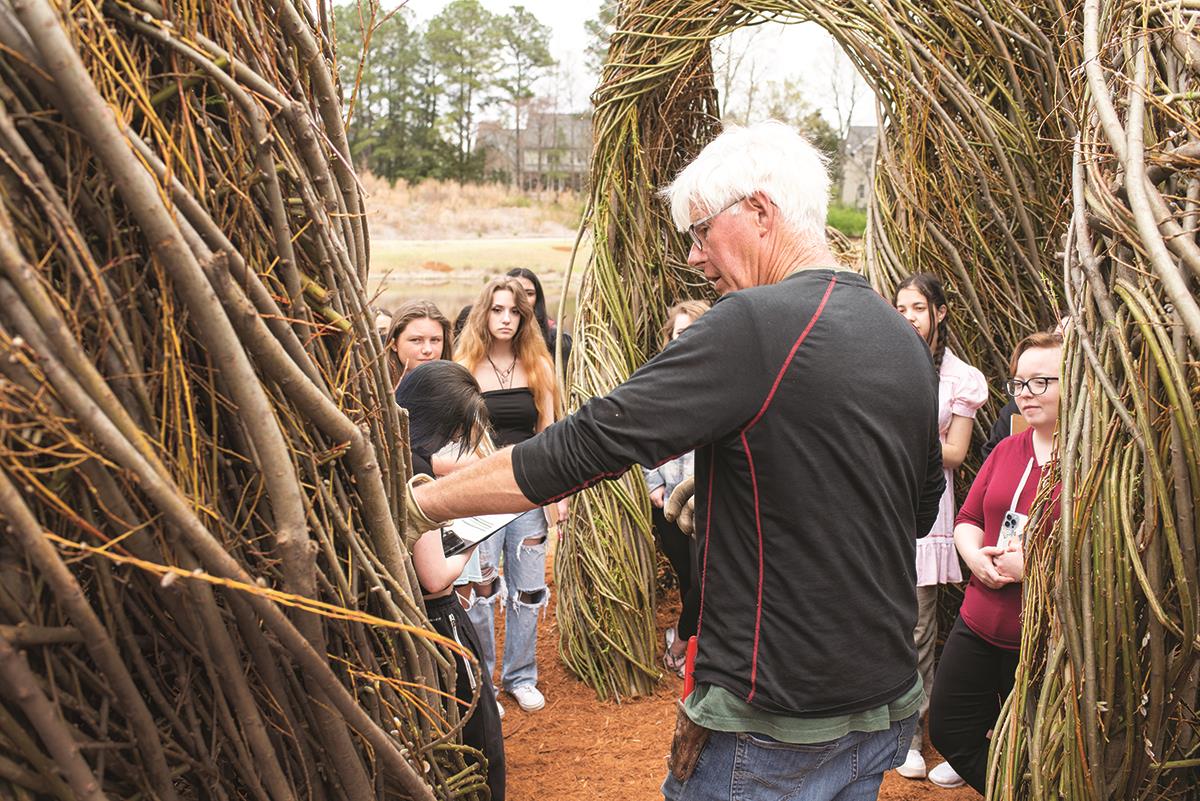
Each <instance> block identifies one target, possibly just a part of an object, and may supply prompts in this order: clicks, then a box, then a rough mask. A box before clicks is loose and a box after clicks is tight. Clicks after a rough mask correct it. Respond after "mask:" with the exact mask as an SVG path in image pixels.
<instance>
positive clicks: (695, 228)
mask: <svg viewBox="0 0 1200 801" xmlns="http://www.w3.org/2000/svg"><path fill="white" fill-rule="evenodd" d="M745 199H746V198H745V196H742V197H739V198H738V199H737V200H735V201H733V202H732V203H730V204H729V205H728V206H726V207H725V208H723V209H719V210H717V211H714V212H713V213H712V214H710V215H708V216H707V217H705V218H703V219H700V220H696V222H694V223H692V224H691V225H689V226H688V235H690V236H691V237H692V244H694V245H695V246H696V249H697V250H704V244H705V243H704V240H705V239H707V238H708V229H709V228H711V227H712V221H713V220H715V219H716V218H717V217H719V216H721V215H722V214H724V213H725V212H727V211H729V210H730V209H732V208H733V207H734V206H736V205H737V204H739V203H741V202H742V201H743V200H745Z"/></svg>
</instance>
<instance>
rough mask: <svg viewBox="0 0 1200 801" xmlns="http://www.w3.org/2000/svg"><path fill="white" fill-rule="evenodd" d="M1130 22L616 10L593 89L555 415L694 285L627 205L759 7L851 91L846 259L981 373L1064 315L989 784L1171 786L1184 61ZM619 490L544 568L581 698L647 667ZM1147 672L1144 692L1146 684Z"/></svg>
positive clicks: (1180, 497) (938, 11)
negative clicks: (872, 143) (585, 236)
mask: <svg viewBox="0 0 1200 801" xmlns="http://www.w3.org/2000/svg"><path fill="white" fill-rule="evenodd" d="M1135 5H1136V4H1135ZM1168 6H1170V8H1168ZM1135 11H1136V9H1135V8H1134V7H1133V6H1122V7H1119V8H1116V7H1107V6H1106V7H1105V8H1104V9H1103V10H1102V9H1101V4H1100V3H1098V2H1094V1H1093V0H1088V2H1086V3H1076V4H1071V5H1063V4H1059V3H1035V2H1003V1H1002V0H975V1H974V2H968V3H963V2H951V1H950V0H934V2H928V3H919V4H916V3H909V2H904V0H882V1H879V2H875V1H872V2H866V1H865V0H843V2H817V1H816V0H792V1H788V2H785V1H784V0H761V1H759V2H745V1H743V2H733V1H732V0H730V1H728V2H713V1H712V0H693V1H692V2H679V1H678V0H674V1H671V0H628V1H627V2H624V3H622V4H621V8H620V12H619V14H618V18H617V31H616V33H615V34H614V36H613V38H612V43H611V47H610V51H609V57H608V61H607V64H606V67H605V69H604V74H603V80H602V82H601V85H600V87H599V88H598V89H597V91H596V94H595V95H594V98H593V99H594V102H595V108H596V111H595V119H594V130H595V135H596V148H595V152H594V156H593V178H592V181H593V186H594V187H595V189H594V190H593V194H592V196H591V198H590V202H589V205H588V208H587V211H586V225H587V226H589V227H590V228H591V231H592V233H593V235H594V238H595V255H594V257H593V260H592V262H591V263H590V264H588V265H586V266H585V268H584V279H583V282H582V289H581V297H580V303H579V308H580V314H579V318H578V321H577V331H578V340H577V341H578V342H580V345H581V346H579V347H577V348H576V351H575V352H576V354H577V358H576V359H575V361H574V362H573V363H572V365H571V378H572V385H573V402H574V403H579V402H581V401H582V400H584V399H586V398H588V397H590V396H592V395H594V394H598V393H603V392H605V391H607V390H608V389H610V388H611V387H612V386H614V385H615V384H617V383H619V382H620V381H621V380H623V379H624V378H626V377H627V376H628V375H629V374H630V373H631V372H632V371H633V370H634V369H636V368H637V367H638V366H640V365H641V364H642V363H644V361H645V360H646V359H647V358H648V357H649V356H650V355H652V353H653V348H654V333H653V332H654V331H655V329H656V327H657V325H658V323H659V321H660V320H661V317H662V315H663V314H664V313H665V309H666V307H667V306H668V305H669V304H670V303H671V302H673V301H675V300H677V299H679V298H682V297H686V296H695V295H701V294H703V293H704V292H705V288H704V287H703V286H702V284H703V280H702V277H700V276H697V275H695V274H693V273H692V272H691V271H689V269H688V268H687V266H686V264H685V257H686V242H685V239H684V238H683V237H681V236H680V235H679V234H678V233H677V232H676V231H675V230H674V227H673V226H672V224H671V221H670V219H669V214H668V210H667V208H666V207H665V205H664V204H663V203H662V202H661V201H660V200H658V199H657V197H656V195H655V191H656V190H657V189H658V188H659V187H661V186H663V185H665V184H667V183H668V182H669V181H670V180H671V179H672V178H673V177H674V175H675V174H676V173H677V172H678V170H679V169H681V168H682V167H683V166H684V165H685V164H686V163H687V162H688V161H689V160H690V159H691V158H692V157H694V156H695V154H696V153H697V152H698V151H699V150H700V149H701V148H702V147H703V145H704V144H706V143H707V142H708V141H709V140H710V139H711V138H712V137H713V136H715V135H716V134H717V133H718V131H719V128H720V123H719V113H718V98H717V93H716V89H715V88H714V81H713V69H712V56H711V42H712V41H713V40H714V39H716V38H717V37H721V36H723V35H725V34H728V33H729V32H730V31H732V30H735V29H738V28H740V27H744V26H751V25H756V24H760V23H762V22H764V21H769V20H773V21H782V22H792V21H796V22H798V21H803V20H813V21H816V22H818V23H819V24H821V25H822V26H823V27H824V28H825V29H826V30H828V31H829V33H830V34H831V35H832V36H833V37H834V38H835V39H836V41H837V42H838V43H839V44H840V45H841V47H842V48H843V49H844V51H845V53H846V55H847V56H848V57H849V58H850V59H851V60H852V61H853V63H854V64H855V66H856V67H857V68H858V70H859V71H860V73H861V74H862V75H863V76H864V78H865V80H866V81H867V82H868V83H869V84H870V86H871V88H872V89H873V91H874V93H875V95H876V98H877V100H878V103H879V108H880V114H881V118H880V132H879V151H878V155H877V160H876V166H875V179H874V184H875V186H874V190H875V191H874V197H873V200H872V203H871V206H870V211H869V223H868V230H867V234H866V238H865V260H864V264H863V269H864V270H865V272H866V274H867V275H868V277H869V278H870V280H871V281H872V282H873V283H874V284H875V285H876V287H877V288H879V289H880V290H881V291H883V292H885V293H886V292H888V291H890V289H891V287H892V286H894V284H895V282H896V280H897V279H898V278H899V277H900V276H903V275H907V274H909V273H912V272H916V271H929V272H933V273H936V274H939V275H940V276H942V277H943V279H944V280H945V282H946V284H947V287H948V290H949V292H950V295H951V303H952V306H953V308H954V309H955V310H956V315H957V326H956V334H955V341H954V342H953V343H952V344H953V346H954V348H955V350H956V351H957V352H959V353H960V354H962V355H963V356H964V358H966V359H967V361H969V362H971V363H973V364H975V365H978V366H979V367H980V368H981V369H982V370H983V371H984V372H985V374H987V375H988V376H989V377H991V378H993V379H995V380H994V381H993V384H995V385H997V386H998V385H999V383H1000V381H999V379H1000V378H1002V377H1003V376H1005V375H1006V372H1007V357H1008V353H1009V352H1010V349H1011V347H1012V345H1013V344H1014V343H1016V342H1017V341H1018V340H1019V339H1020V338H1021V337H1022V336H1024V335H1025V334H1027V333H1029V332H1031V331H1034V330H1037V329H1039V328H1042V327H1045V326H1046V325H1047V324H1049V323H1050V322H1052V321H1053V320H1054V319H1055V318H1056V317H1057V316H1059V315H1060V314H1063V313H1066V312H1068V311H1069V312H1070V313H1071V314H1072V315H1073V317H1074V319H1075V320H1076V325H1075V328H1074V331H1073V333H1072V335H1071V337H1070V339H1069V347H1068V355H1067V363H1066V364H1065V365H1064V387H1065V388H1066V390H1067V400H1066V401H1065V407H1066V408H1064V412H1063V417H1062V424H1061V428H1062V432H1063V433H1062V437H1061V440H1062V441H1061V443H1060V449H1061V457H1062V458H1061V460H1060V462H1059V465H1058V466H1059V468H1060V469H1059V470H1058V471H1056V473H1055V475H1056V476H1057V477H1058V478H1060V479H1061V481H1062V483H1063V489H1064V492H1063V496H1064V498H1066V499H1067V500H1065V502H1064V508H1063V522H1062V524H1060V525H1059V526H1058V527H1056V528H1055V529H1054V533H1053V534H1052V535H1051V536H1050V537H1049V538H1048V539H1047V541H1046V542H1040V543H1035V544H1034V546H1033V549H1032V555H1031V567H1032V568H1037V569H1038V570H1037V571H1035V572H1034V575H1035V576H1036V577H1037V578H1036V580H1034V581H1030V582H1027V583H1026V585H1025V597H1026V600H1025V604H1026V606H1025V612H1024V618H1023V619H1024V621H1025V626H1024V629H1025V637H1026V646H1025V648H1024V651H1023V661H1022V666H1021V669H1020V672H1019V675H1018V687H1017V691H1016V692H1015V693H1014V696H1013V699H1014V700H1013V706H1012V708H1011V709H1010V710H1009V711H1008V712H1007V713H1006V715H1007V716H1006V717H1005V718H1004V721H1003V725H1002V726H1000V727H998V729H997V740H996V741H997V743H998V747H997V748H996V749H995V751H996V754H994V759H993V769H994V771H996V776H997V777H998V779H999V780H998V782H997V787H998V788H1000V789H996V790H995V791H994V792H993V795H995V796H996V797H1034V796H1036V797H1041V796H1042V795H1047V794H1049V795H1055V794H1057V793H1061V792H1066V793H1067V794H1068V795H1071V794H1072V792H1086V793H1087V794H1088V795H1089V796H1092V797H1108V796H1111V797H1122V798H1123V797H1130V796H1129V794H1130V793H1136V792H1140V791H1142V790H1145V789H1146V788H1158V789H1162V788H1166V790H1165V792H1166V793H1167V794H1168V795H1170V794H1172V793H1176V792H1186V791H1187V790H1186V788H1187V787H1192V789H1193V791H1194V787H1193V786H1192V785H1189V784H1188V781H1191V782H1194V781H1195V779H1190V780H1187V779H1184V780H1181V779H1180V776H1181V773H1180V771H1183V770H1186V769H1187V768H1188V767H1189V766H1192V767H1194V764H1195V752H1194V749H1195V745H1194V743H1195V741H1196V735H1195V732H1194V728H1195V726H1196V723H1197V720H1196V713H1195V709H1196V670H1197V667H1196V666H1197V659H1196V655H1195V654H1196V649H1197V646H1198V645H1200V643H1198V642H1197V640H1196V628H1197V620H1196V608H1197V607H1196V604H1195V602H1194V600H1193V598H1192V595H1191V594H1192V593H1193V592H1194V591H1195V590H1194V588H1195V586H1196V585H1195V583H1194V582H1195V580H1196V570H1197V568H1196V542H1195V538H1196V535H1195V532H1196V528H1197V527H1196V525H1195V520H1194V516H1195V509H1196V508H1197V507H1196V505H1195V503H1194V502H1193V501H1194V497H1195V493H1196V491H1197V489H1200V482H1198V481H1197V476H1196V469H1195V467H1194V464H1195V454H1196V449H1195V443H1194V441H1193V440H1194V437H1195V433H1194V421H1195V418H1196V407H1197V389H1196V387H1197V386H1200V381H1197V375H1196V371H1195V353H1196V347H1197V343H1198V342H1200V310H1198V309H1197V307H1196V303H1195V300H1194V293H1195V287H1196V283H1195V281H1196V278H1197V277H1198V276H1200V269H1197V266H1196V265H1200V258H1197V253H1198V252H1200V251H1197V249H1196V244H1195V236H1194V227H1195V224H1194V223H1195V218H1196V213H1197V212H1196V198H1197V197H1200V188H1198V186H1200V185H1198V184H1197V181H1196V177H1195V174H1194V172H1193V170H1192V167H1193V165H1194V163H1195V162H1194V157H1193V156H1190V155H1189V156H1187V157H1186V158H1185V157H1184V156H1180V155H1177V154H1178V152H1179V150H1178V149H1179V147H1180V146H1182V145H1184V144H1185V143H1186V142H1187V141H1189V140H1194V139H1196V138H1197V133H1198V132H1200V128H1198V126H1196V124H1195V122H1194V119H1195V116H1196V115H1195V114H1194V113H1193V108H1192V106H1191V105H1190V103H1191V100H1190V98H1192V97H1193V95H1194V92H1193V90H1194V89H1195V83H1196V75H1195V73H1194V72H1193V70H1192V64H1194V63H1196V59H1195V58H1194V55H1195V53H1196V52H1200V44H1198V43H1197V41H1196V40H1195V39H1193V38H1192V35H1191V33H1190V28H1189V27H1188V25H1189V20H1190V19H1191V15H1192V14H1193V12H1190V11H1186V10H1184V7H1183V6H1180V7H1179V8H1178V9H1176V8H1174V6H1173V5H1172V4H1169V3H1168V4H1158V5H1156V6H1155V7H1154V8H1152V9H1149V10H1147V11H1145V13H1144V14H1141V15H1139V14H1138V13H1135ZM1147 87H1153V88H1154V92H1152V93H1151V92H1150V91H1149V89H1147ZM1148 94H1149V96H1150V99H1149V100H1148V101H1147V100H1146V99H1145V97H1146V95H1148ZM1139 98H1140V99H1139ZM1185 98H1186V100H1184V99H1185ZM1143 140H1144V141H1143ZM1189 152H1190V151H1189ZM1160 159H1161V165H1162V166H1160V167H1159V171H1158V172H1153V170H1152V174H1151V175H1149V177H1147V176H1146V165H1147V164H1151V165H1152V166H1155V165H1160V161H1159V160H1160ZM1189 159H1190V160H1189ZM1160 226H1161V230H1160ZM1151 334H1153V336H1151ZM994 391H995V392H997V397H995V398H994V399H993V404H991V406H990V411H989V412H988V413H986V414H983V415H981V418H980V421H979V422H980V425H981V427H982V425H983V424H986V423H988V422H990V418H991V416H992V414H994V412H995V409H996V408H998V406H999V403H1000V400H1001V399H1000V398H999V396H998V388H997V389H996V390H994ZM1168 407H1169V408H1172V409H1174V410H1176V411H1175V412H1174V415H1171V414H1163V413H1162V410H1163V409H1165V408H1168ZM1189 426H1193V427H1192V428H1190V429H1189ZM1155 443H1157V445H1155ZM975 466H977V465H970V466H969V467H970V468H971V469H969V470H968V471H967V472H968V475H969V474H971V473H973V468H974V467H975ZM1130 471H1133V472H1132V473H1131V472H1130ZM1138 471H1146V473H1145V483H1144V484H1142V483H1140V480H1135V479H1134V478H1131V476H1137V475H1138ZM639 479H640V476H637V475H634V476H629V475H627V476H626V477H625V478H624V479H622V480H621V481H619V482H611V483H607V484H606V485H604V486H603V487H601V488H597V489H594V490H592V491H589V493H587V494H586V495H585V496H584V498H583V500H582V503H581V504H580V508H581V509H582V510H583V511H584V512H585V514H576V515H573V522H572V529H573V536H571V537H570V538H569V539H568V540H567V542H566V544H565V547H563V548H562V549H561V550H560V552H559V556H558V560H557V565H556V569H557V571H558V575H559V585H560V601H559V604H560V605H559V621H560V625H561V628H562V638H563V641H562V652H563V656H564V659H565V660H566V661H567V663H568V665H569V666H570V667H571V668H572V669H573V670H574V671H575V672H576V673H577V674H579V675H580V676H581V677H583V678H584V680H585V681H588V682H589V683H590V684H591V685H592V686H593V687H595V688H596V690H597V692H598V693H599V694H600V695H602V696H618V697H619V696H622V695H628V694H638V693H641V692H644V691H645V690H646V689H647V688H648V687H650V686H651V685H652V683H653V681H654V680H655V675H656V671H655V667H654V666H655V664H656V660H655V643H654V629H653V619H652V617H651V616H650V613H649V612H648V610H649V609H650V608H651V606H652V601H653V566H654V558H653V557H654V554H653V544H652V543H651V541H650V539H649V536H648V534H647V533H646V530H647V523H646V519H645V509H646V502H645V498H644V490H643V489H642V487H641V485H640V481H639ZM1106 493H1107V494H1106ZM1101 501H1104V503H1101ZM631 532H633V533H635V535H636V534H640V536H630V533H631ZM1155 533H1157V534H1158V536H1157V537H1156V536H1155ZM1101 564H1103V565H1105V566H1106V567H1107V569H1109V570H1115V575H1116V577H1115V578H1114V577H1112V576H1103V575H1101V572H1102V571H1100V570H1098V569H1097V567H1098V566H1099V565H1101ZM1097 615H1099V617H1100V619H1101V620H1103V621H1104V625H1105V626H1106V627H1107V628H1106V629H1105V630H1104V631H1100V630H1098V629H1096V628H1095V627H1094V626H1093V620H1094V619H1095V618H1096V616H1097ZM1130 638H1133V639H1132V641H1131V640H1130ZM1130 642H1132V645H1130ZM1138 642H1141V643H1142V644H1141V646H1140V647H1139V646H1138V645H1137V643H1138ZM1122 649H1124V650H1122ZM1157 670H1165V671H1167V673H1166V675H1167V676H1169V677H1171V678H1170V681H1174V682H1177V684H1176V685H1174V687H1173V689H1172V690H1167V689H1165V685H1164V684H1163V682H1161V681H1160V682H1158V683H1157V684H1156V683H1155V682H1154V681H1152V680H1151V679H1150V676H1151V675H1152V674H1153V673H1154V671H1157ZM1146 687H1150V689H1151V690H1152V691H1151V692H1149V693H1147V694H1146V699H1148V700H1143V702H1142V703H1141V704H1140V705H1139V704H1136V703H1134V704H1132V705H1131V702H1130V699H1131V698H1133V697H1134V695H1137V694H1139V693H1141V692H1142V691H1143V689H1145V688H1146ZM1131 688H1133V689H1131ZM1134 690H1136V692H1134ZM1131 693H1132V694H1131ZM1138 697H1140V696H1138ZM1148 710H1150V711H1148ZM1100 732H1103V733H1102V734H1101V733H1100ZM1181 781H1182V784H1181V783H1180V782H1181ZM1181 788H1182V789H1181Z"/></svg>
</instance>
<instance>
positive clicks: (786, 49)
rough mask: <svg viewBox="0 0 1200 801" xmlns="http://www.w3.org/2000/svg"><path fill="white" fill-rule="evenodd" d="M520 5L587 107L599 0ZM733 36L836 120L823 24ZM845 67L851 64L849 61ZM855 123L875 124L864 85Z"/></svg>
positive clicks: (439, 0)
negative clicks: (544, 33) (588, 55)
mask: <svg viewBox="0 0 1200 801" xmlns="http://www.w3.org/2000/svg"><path fill="white" fill-rule="evenodd" d="M447 2H448V0H409V2H408V4H407V5H408V8H409V9H411V10H412V11H413V12H414V14H415V15H416V17H417V19H418V20H419V21H421V22H425V21H427V20H428V19H429V18H431V17H433V16H435V15H436V14H437V13H438V12H439V11H441V10H442V8H444V7H445V6H446V5H447ZM480 3H481V4H482V5H483V6H484V7H485V8H487V9H488V10H490V11H493V12H496V13H506V12H507V11H508V10H509V9H511V8H512V6H513V5H516V4H518V3H514V2H512V0H480ZM519 4H520V5H523V6H525V8H526V9H528V10H529V11H530V12H532V13H533V14H534V15H536V16H537V17H538V19H540V20H541V21H542V23H543V24H545V25H547V26H549V27H550V28H551V29H552V30H553V31H554V36H553V38H552V40H551V43H550V49H551V52H552V54H553V55H554V57H555V59H557V60H558V62H559V63H560V65H561V66H562V69H563V70H564V71H565V72H566V73H567V74H568V75H570V76H571V77H572V80H571V81H570V94H571V96H572V97H571V99H572V101H573V102H572V104H571V105H573V106H574V107H575V108H578V109H582V108H585V107H586V106H587V102H588V97H589V96H590V95H591V93H592V92H593V91H594V90H595V88H596V83H597V80H598V76H596V75H592V74H588V71H587V66H586V60H585V58H584V48H585V47H586V46H587V34H586V32H585V31H584V27H583V26H584V23H585V22H586V21H587V20H589V19H592V18H593V17H595V16H596V11H597V9H598V8H599V7H600V0H524V2H520V3H519ZM734 36H741V37H746V36H753V40H754V41H753V47H754V51H753V52H754V56H755V57H756V58H757V59H758V67H757V70H756V71H755V75H761V76H762V78H763V79H776V80H781V79H785V78H796V79H800V81H801V86H802V87H803V91H804V95H805V97H806V98H807V99H808V100H809V102H811V103H812V104H813V105H814V106H815V107H817V108H819V109H821V111H822V114H823V115H824V116H825V117H826V119H828V120H829V122H831V123H833V122H835V119H834V115H833V112H832V105H831V99H830V89H829V71H830V69H832V67H833V63H834V59H835V58H836V53H837V49H838V48H837V45H836V44H835V43H834V41H833V39H832V37H830V36H829V34H828V33H826V32H825V31H824V30H823V29H822V28H821V27H820V26H819V25H816V24H815V23H802V24H798V25H782V24H778V23H769V24H766V25H761V26H757V27H756V28H755V29H746V30H743V31H740V32H738V33H737V34H734ZM745 64H747V62H745V61H743V65H745ZM845 68H846V69H849V68H850V67H849V65H848V63H847V64H846V67H845ZM722 102H724V99H723V101H722ZM730 102H731V103H735V104H736V103H738V102H739V98H737V97H734V98H732V99H731V100H730ZM853 122H854V124H856V125H873V124H874V123H875V108H874V102H873V100H872V99H871V97H870V94H869V91H868V90H866V89H865V88H864V89H863V90H862V96H861V98H860V100H859V102H858V104H857V106H856V108H855V113H854V118H853Z"/></svg>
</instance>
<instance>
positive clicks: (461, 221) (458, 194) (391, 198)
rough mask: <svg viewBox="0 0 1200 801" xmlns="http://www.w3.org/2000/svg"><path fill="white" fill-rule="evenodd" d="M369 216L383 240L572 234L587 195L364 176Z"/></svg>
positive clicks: (558, 235) (566, 235)
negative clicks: (519, 190)
mask: <svg viewBox="0 0 1200 801" xmlns="http://www.w3.org/2000/svg"><path fill="white" fill-rule="evenodd" d="M362 185H363V188H364V189H365V190H366V193H367V215H368V216H367V220H368V223H369V225H370V229H371V236H372V238H378V239H506V238H511V237H522V238H524V237H570V236H573V235H574V234H575V231H576V229H577V227H578V225H579V219H580V216H581V213H582V209H583V199H582V197H580V195H578V194H577V193H575V192H538V193H521V192H515V191H513V190H512V189H510V188H509V187H508V186H504V185H501V184H466V185H463V186H460V185H458V184H456V183H453V182H446V181H432V180H430V181H422V182H421V183H419V184H409V183H406V182H404V181H397V182H396V184H395V185H394V186H392V185H389V184H388V182H387V181H385V180H383V179H382V178H376V177H375V176H373V175H364V176H362Z"/></svg>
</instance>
